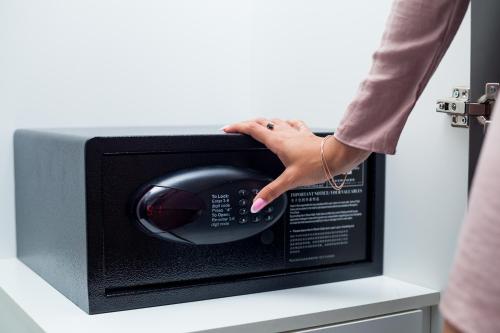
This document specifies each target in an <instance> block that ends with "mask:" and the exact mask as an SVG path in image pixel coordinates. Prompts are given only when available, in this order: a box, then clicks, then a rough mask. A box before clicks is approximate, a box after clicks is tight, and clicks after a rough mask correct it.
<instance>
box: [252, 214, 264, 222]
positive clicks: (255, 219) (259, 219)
mask: <svg viewBox="0 0 500 333" xmlns="http://www.w3.org/2000/svg"><path fill="white" fill-rule="evenodd" d="M260 221H262V216H260V214H256V215H254V216H252V222H253V223H259V222H260Z"/></svg>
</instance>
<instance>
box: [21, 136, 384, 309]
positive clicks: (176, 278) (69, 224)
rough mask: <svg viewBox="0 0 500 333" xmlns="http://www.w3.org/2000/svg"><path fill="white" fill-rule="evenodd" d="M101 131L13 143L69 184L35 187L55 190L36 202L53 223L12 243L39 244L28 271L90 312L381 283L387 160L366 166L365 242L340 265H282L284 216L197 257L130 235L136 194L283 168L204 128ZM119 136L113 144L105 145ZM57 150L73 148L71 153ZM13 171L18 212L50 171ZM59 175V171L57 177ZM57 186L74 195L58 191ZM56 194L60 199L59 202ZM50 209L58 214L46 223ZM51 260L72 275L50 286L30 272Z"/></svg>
mask: <svg viewBox="0 0 500 333" xmlns="http://www.w3.org/2000/svg"><path fill="white" fill-rule="evenodd" d="M107 131H108V129H89V130H86V129H78V130H74V131H72V130H71V129H65V130H60V132H58V130H57V129H53V130H50V131H47V132H44V131H36V132H24V131H23V132H19V133H20V134H19V138H17V139H16V142H23V144H20V145H16V155H17V156H25V155H27V154H33V151H37V152H38V153H36V154H35V156H37V158H42V159H44V158H45V159H49V158H50V159H51V162H50V163H51V164H52V165H56V166H57V167H56V169H57V170H66V171H65V172H68V173H74V174H71V175H70V176H68V177H62V178H60V179H54V181H55V183H53V184H51V185H49V184H47V183H46V182H44V181H42V182H41V184H40V186H41V188H39V191H40V192H43V187H50V186H52V188H51V189H49V193H50V194H51V195H50V196H48V197H46V198H44V199H43V200H42V201H39V202H38V209H39V210H41V211H43V213H42V214H45V215H46V216H50V217H52V218H54V219H56V221H53V222H51V223H49V224H48V226H49V227H48V228H47V229H46V230H45V232H42V233H41V234H39V235H37V234H35V232H39V229H37V228H36V227H35V226H34V224H35V223H36V217H35V216H33V215H30V216H24V217H22V218H21V219H18V221H17V223H18V238H21V242H20V244H26V241H24V242H23V239H24V240H30V239H33V238H35V237H39V238H38V245H37V247H36V249H37V250H38V251H41V252H42V253H43V251H48V250H50V254H49V255H48V256H45V257H36V256H35V257H33V260H31V261H30V260H26V261H25V262H26V263H27V264H28V265H29V266H30V267H32V268H33V269H35V270H37V272H39V274H40V275H42V276H43V277H44V278H46V279H47V281H49V282H50V283H51V284H52V285H54V286H55V287H56V288H57V289H58V290H59V291H61V292H62V293H63V294H65V295H66V296H68V297H70V298H71V299H72V300H73V301H74V302H75V303H77V304H78V305H79V306H80V307H82V308H83V309H84V310H86V311H88V312H89V313H101V312H109V311H117V310H126V309H134V308H139V307H147V306H154V305H162V304H171V303H178V302H187V301H194V300H201V299H207V298H214V297H224V296H231V295H238V294H245V293H253V292H259V291H267V290H274V289H283V288H290V287H297V286H304V285H311V284H317V283H325V282H333V281H340V280H346V279H352V278H358V277H366V276H372V275H377V274H381V273H382V250H383V209H384V172H385V159H384V157H383V156H380V155H373V156H371V157H370V159H369V161H368V162H366V164H365V169H364V170H366V175H365V178H364V180H365V182H366V183H365V185H363V193H365V194H364V195H363V196H362V197H360V196H357V197H356V198H362V200H365V201H366V205H365V204H364V205H362V206H360V207H362V208H360V209H362V210H363V214H362V215H363V217H362V218H357V219H356V221H358V222H356V223H362V224H363V227H362V228H361V229H359V232H361V234H360V235H363V237H358V236H357V237H355V238H353V241H352V244H349V245H346V247H345V249H344V250H342V249H340V247H339V251H338V253H337V256H334V257H331V258H325V259H321V260H315V261H311V262H307V263H306V262H304V263H303V264H300V263H293V264H290V263H288V262H287V260H286V253H285V252H286V251H288V247H287V246H286V244H285V243H286V242H287V238H286V237H285V233H287V232H288V231H287V223H288V222H287V219H286V217H285V216H284V217H283V218H281V219H280V221H278V222H276V223H275V224H274V225H272V226H271V227H270V228H269V229H267V230H265V231H264V232H261V233H259V234H256V235H254V236H251V237H249V238H245V239H242V240H238V241H234V242H229V243H223V244H212V245H195V246H194V245H192V244H183V243H179V242H173V241H166V240H162V239H159V238H156V237H152V236H151V235H148V234H147V233H145V232H143V230H141V229H140V228H139V227H138V224H137V221H136V220H135V216H134V214H133V207H132V206H133V203H134V198H133V194H134V193H136V192H137V190H138V189H139V188H140V187H141V186H142V185H144V184H145V183H148V182H149V181H151V180H152V179H155V178H157V177H159V176H162V175H164V174H165V173H168V172H169V171H173V170H177V169H186V168H188V169H189V168H191V167H199V166H203V165H205V166H210V165H215V164H219V165H220V164H226V165H231V166H234V167H245V168H251V169H254V170H257V171H259V172H261V173H262V174H265V175H268V176H269V177H276V176H277V175H278V174H279V173H280V172H281V171H282V170H283V166H282V164H281V162H280V161H279V159H278V158H277V157H276V156H275V155H274V154H272V153H271V152H270V151H269V150H267V149H266V148H265V147H264V146H263V145H262V144H260V143H258V142H256V141H255V140H253V139H251V138H250V137H248V136H244V135H239V134H231V135H227V134H223V133H221V132H220V131H217V130H211V129H207V128H202V129H200V128H194V129H191V128H183V130H179V128H176V129H175V130H172V129H170V128H165V129H159V128H155V130H154V131H152V132H151V133H154V135H152V136H148V135H147V132H148V130H147V129H133V130H130V131H127V129H112V130H109V133H107ZM58 133H59V134H58ZM117 133H119V136H112V135H113V134H117ZM126 133H131V134H130V135H126ZM158 133H165V134H164V135H159V134H158ZM166 133H177V134H171V135H168V134H166ZM180 133H183V134H182V135H179V134H180ZM189 133H198V134H192V135H189ZM319 134H320V135H325V134H327V132H321V133H319ZM47 138H54V140H55V142H54V143H51V144H49V145H47V144H45V143H44V142H45V140H47ZM51 140H52V139H51ZM64 147H68V148H69V147H71V149H70V150H71V151H68V149H63V148H64ZM52 149H54V150H58V152H54V151H52ZM83 150H84V151H83ZM83 154H84V156H85V161H83V158H82V156H83ZM41 155H44V156H45V157H40V156H41ZM16 164H21V166H20V167H19V170H20V172H21V173H20V174H19V176H22V177H23V180H19V179H17V178H16V182H19V186H20V187H21V188H24V190H23V191H20V192H19V196H17V198H16V200H17V201H18V206H20V207H22V206H25V205H26V202H27V201H28V200H29V199H31V196H30V195H29V194H27V192H26V189H27V188H28V187H29V184H31V183H33V182H35V183H36V182H40V180H39V178H44V177H46V176H47V174H46V173H47V172H49V173H50V172H51V171H50V170H47V169H46V168H44V167H43V164H40V163H36V162H35V161H34V160H32V159H25V158H22V159H20V160H19V161H18V160H17V158H16ZM16 168H17V166H16ZM57 175H58V173H57V172H56V173H55V174H54V177H57ZM16 177H17V175H16ZM83 182H84V183H83ZM26 184H28V185H26ZM68 185H71V187H68ZM16 186H17V185H16ZM83 186H84V188H83ZM63 187H66V188H71V190H70V191H69V190H63V191H58V190H61V188H63ZM63 195H64V196H66V198H62V196H63ZM84 198H85V200H84ZM70 199H71V200H76V201H77V203H76V204H73V205H72V204H68V205H67V206H66V205H64V204H61V202H59V203H58V201H60V200H62V202H63V203H67V201H68V200H70ZM52 208H56V209H57V210H58V212H57V213H54V212H52V213H50V212H47V211H48V210H50V209H52ZM83 208H85V211H84V212H82V211H83ZM67 210H74V211H73V212H69V211H67ZM67 216H71V218H67ZM63 224H65V225H63ZM359 232H358V233H359ZM60 239H68V240H72V242H71V243H70V242H68V243H65V244H66V246H69V247H72V248H69V249H66V248H64V247H53V246H52V245H51V244H50V242H56V240H59V241H60ZM82 240H86V242H87V244H86V245H87V247H86V248H85V247H84V246H82V244H81V241H82ZM22 246H26V245H22ZM26 248H29V247H26ZM33 249H34V248H33ZM351 249H352V250H351ZM354 249H358V250H357V251H354ZM360 250H361V251H360ZM21 253H22V252H21ZM47 260H49V261H50V260H52V261H53V262H57V265H59V266H60V265H63V266H64V269H65V270H67V271H68V273H66V274H62V275H60V276H59V278H50V277H51V274H52V275H53V274H54V273H53V272H52V273H51V272H49V271H48V270H44V269H41V270H40V269H38V267H40V266H42V265H44V263H45V262H46V261H47ZM85 265H86V266H87V267H86V268H87V271H85ZM82 266H83V267H84V268H82ZM53 267H56V266H53ZM82 284H84V286H82ZM87 288H88V290H87ZM75 290H76V292H75ZM87 293H88V294H87ZM75 294H76V296H75ZM82 299H85V300H87V299H88V303H89V305H88V307H86V304H84V303H82V302H81V301H82Z"/></svg>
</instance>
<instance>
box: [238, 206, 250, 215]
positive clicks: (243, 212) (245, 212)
mask: <svg viewBox="0 0 500 333" xmlns="http://www.w3.org/2000/svg"><path fill="white" fill-rule="evenodd" d="M247 213H248V209H246V208H240V215H246V214H247Z"/></svg>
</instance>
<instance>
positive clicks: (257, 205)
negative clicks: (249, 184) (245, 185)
mask: <svg viewBox="0 0 500 333" xmlns="http://www.w3.org/2000/svg"><path fill="white" fill-rule="evenodd" d="M267 204H268V202H267V201H266V200H264V199H262V198H258V199H257V200H255V201H254V203H253V204H252V207H250V212H251V213H257V212H259V211H260V210H261V209H262V208H264V207H265V206H266V205H267Z"/></svg>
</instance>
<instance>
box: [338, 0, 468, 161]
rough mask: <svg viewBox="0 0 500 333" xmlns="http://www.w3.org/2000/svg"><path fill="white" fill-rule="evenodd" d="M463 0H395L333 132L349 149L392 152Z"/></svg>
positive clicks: (465, 1)
mask: <svg viewBox="0 0 500 333" xmlns="http://www.w3.org/2000/svg"><path fill="white" fill-rule="evenodd" d="M468 5H469V0H396V1H395V2H394V4H393V7H392V11H391V14H390V16H389V19H388V22H387V25H386V30H385V32H384V35H383V38H382V42H381V45H380V47H379V48H378V50H377V51H376V52H375V53H374V54H373V64H372V68H371V70H370V72H369V74H368V77H367V78H366V79H365V80H364V81H363V82H362V84H361V85H360V87H359V91H358V93H357V96H356V97H355V98H354V101H353V102H352V103H351V104H350V105H349V106H348V108H347V111H346V113H345V115H344V117H343V119H342V121H341V123H340V125H339V127H338V129H337V131H336V133H335V137H336V138H337V139H338V140H339V141H341V142H343V143H345V144H347V145H350V146H354V147H357V148H361V149H364V150H368V151H375V152H380V153H386V154H394V153H395V151H396V144H397V142H398V139H399V136H400V134H401V131H402V130H403V126H404V124H405V122H406V119H407V118H408V115H409V114H410V111H411V110H412V108H413V106H414V105H415V102H416V101H417V99H418V97H419V96H420V94H421V93H422V91H423V89H424V88H425V86H426V84H427V82H428V81H429V78H430V77H431V76H432V74H433V73H434V71H435V69H436V67H437V65H438V64H439V62H440V60H441V58H442V57H443V55H444V53H445V52H446V50H447V48H448V46H449V45H450V43H451V41H452V39H453V37H454V36H455V33H456V32H457V30H458V27H459V25H460V23H461V22H462V19H463V17H464V15H465V12H466V11H467V7H468Z"/></svg>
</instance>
